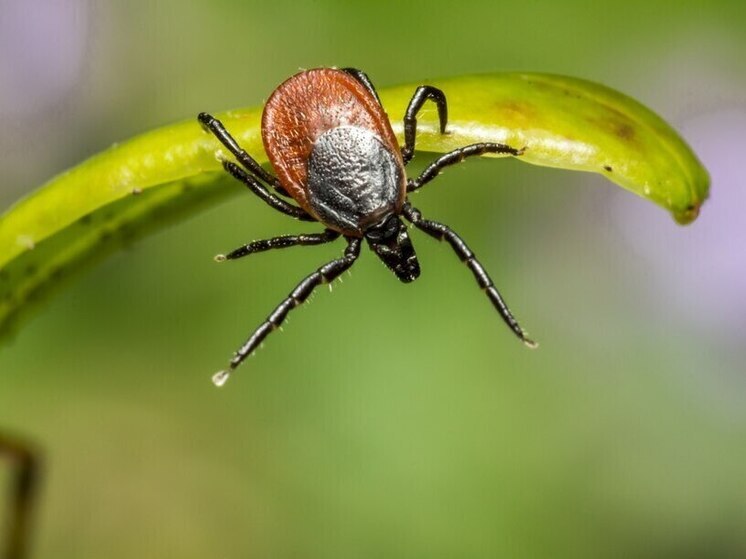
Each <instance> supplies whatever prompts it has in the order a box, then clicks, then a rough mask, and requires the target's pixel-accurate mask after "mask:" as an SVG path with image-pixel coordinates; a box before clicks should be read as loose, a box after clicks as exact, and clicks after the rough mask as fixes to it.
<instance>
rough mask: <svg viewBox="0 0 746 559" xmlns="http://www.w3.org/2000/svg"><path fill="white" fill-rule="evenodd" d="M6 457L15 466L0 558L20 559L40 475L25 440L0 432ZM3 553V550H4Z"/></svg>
mask: <svg viewBox="0 0 746 559" xmlns="http://www.w3.org/2000/svg"><path fill="white" fill-rule="evenodd" d="M3 455H6V456H9V457H10V459H11V461H13V462H14V463H15V465H16V469H15V475H14V476H13V482H12V484H13V485H12V492H11V493H10V495H11V499H12V504H11V512H10V516H9V518H8V522H7V523H6V526H7V529H8V536H7V538H6V540H5V549H4V550H2V549H0V557H3V558H6V559H22V558H23V557H26V556H27V553H28V539H29V532H30V524H31V512H32V505H33V503H34V496H35V493H36V487H37V484H38V477H39V463H38V459H37V457H36V455H35V454H34V452H33V451H32V450H31V449H30V448H29V447H28V446H27V445H25V444H24V443H22V442H20V441H18V440H14V439H11V438H10V437H6V436H3V435H2V434H0V457H3ZM3 552H4V553H3Z"/></svg>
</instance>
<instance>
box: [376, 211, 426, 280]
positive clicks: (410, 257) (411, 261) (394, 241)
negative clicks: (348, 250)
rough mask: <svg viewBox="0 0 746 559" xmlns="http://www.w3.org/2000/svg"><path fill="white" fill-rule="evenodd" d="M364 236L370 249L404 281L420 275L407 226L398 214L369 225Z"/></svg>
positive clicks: (414, 278)
mask: <svg viewBox="0 0 746 559" xmlns="http://www.w3.org/2000/svg"><path fill="white" fill-rule="evenodd" d="M365 238H366V240H367V241H368V245H369V246H370V248H371V250H372V251H373V252H375V253H376V254H377V255H378V257H379V258H380V259H381V260H382V261H383V263H384V264H386V267H387V268H388V269H389V270H391V271H392V272H394V275H396V277H397V278H399V280H400V281H403V282H404V283H409V282H411V281H414V280H416V279H417V278H418V277H419V276H420V263H419V262H418V261H417V254H416V253H415V251H414V247H413V246H412V241H411V240H410V238H409V234H408V233H407V226H406V225H404V223H402V221H401V220H400V219H399V217H398V216H396V215H394V214H391V215H389V216H388V217H385V218H384V219H383V220H381V221H379V222H378V223H377V224H375V225H373V226H371V227H369V228H368V229H367V230H366V231H365Z"/></svg>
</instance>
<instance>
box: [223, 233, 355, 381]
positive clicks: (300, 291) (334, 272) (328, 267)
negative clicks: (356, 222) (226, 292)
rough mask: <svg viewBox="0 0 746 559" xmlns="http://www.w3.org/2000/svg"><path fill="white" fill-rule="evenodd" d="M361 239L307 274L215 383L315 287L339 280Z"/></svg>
mask: <svg viewBox="0 0 746 559" xmlns="http://www.w3.org/2000/svg"><path fill="white" fill-rule="evenodd" d="M360 243H361V241H360V239H357V238H353V237H348V238H347V248H346V249H345V251H344V255H343V256H342V258H338V259H336V260H332V261H331V262H329V263H328V264H324V265H323V266H321V267H320V268H319V269H318V270H316V271H315V272H314V273H312V274H311V275H309V276H307V277H306V278H305V279H304V280H303V281H301V282H300V283H299V284H298V285H297V286H296V288H295V289H293V290H292V291H291V292H290V294H289V295H288V296H287V297H286V298H285V299H284V300H283V301H282V302H281V303H280V304H279V305H278V306H277V307H276V308H275V310H274V311H272V313H271V314H270V315H269V316H268V317H267V320H265V321H264V322H262V324H260V325H259V327H258V328H257V329H256V330H255V331H254V333H253V334H252V335H251V337H249V339H248V340H246V343H244V345H242V346H241V347H240V348H239V349H238V351H236V353H235V354H234V356H233V359H231V362H230V365H229V366H228V369H225V370H223V371H219V372H217V373H216V374H215V375H214V376H213V377H212V380H213V382H214V383H215V384H216V385H218V386H222V385H223V384H225V382H226V381H227V380H228V377H229V376H230V374H231V372H232V371H233V370H234V369H235V368H236V367H238V366H239V365H240V364H241V363H242V362H243V360H244V359H246V358H247V357H248V356H249V355H251V353H252V352H253V351H254V350H255V349H256V348H257V347H258V346H259V344H261V343H262V341H264V338H266V337H267V336H268V335H269V334H270V332H273V331H274V330H276V329H277V328H279V327H280V325H281V324H282V322H283V321H284V320H285V318H286V317H287V315H288V313H289V312H290V311H291V310H293V309H294V308H296V307H297V306H298V305H300V304H301V303H303V302H304V301H305V300H306V299H308V297H309V296H310V295H311V293H312V292H313V290H314V289H315V288H317V287H318V286H320V285H322V284H325V283H331V282H333V281H334V280H335V279H337V278H338V277H339V276H340V275H341V274H342V273H343V272H344V271H345V270H348V269H349V268H350V267H351V266H352V265H353V264H354V263H355V260H357V257H358V256H359V255H360Z"/></svg>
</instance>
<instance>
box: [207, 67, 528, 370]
mask: <svg viewBox="0 0 746 559" xmlns="http://www.w3.org/2000/svg"><path fill="white" fill-rule="evenodd" d="M428 100H431V101H433V102H434V103H435V104H436V107H437V109H438V117H439V123H440V132H441V133H446V126H447V121H448V112H447V104H446V97H445V94H444V93H443V92H442V91H441V90H439V89H437V88H435V87H432V86H428V85H423V86H420V87H418V88H417V90H416V91H415V93H414V95H413V97H412V100H411V101H410V103H409V106H408V108H407V111H406V113H405V116H404V138H405V145H404V146H403V147H400V146H399V144H398V142H397V140H396V137H395V136H394V132H393V130H392V129H391V125H390V124H389V120H388V117H387V116H386V113H385V111H384V109H383V106H382V105H381V102H380V100H379V98H378V95H377V93H376V91H375V88H374V87H373V85H372V83H371V81H370V79H368V77H367V76H366V75H365V74H364V73H363V72H361V71H359V70H355V69H353V68H345V69H335V68H318V69H314V70H307V71H304V72H301V73H299V74H296V75H295V76H293V77H291V78H290V79H288V80H287V81H285V82H284V83H283V84H281V85H280V86H279V87H278V88H277V89H276V90H275V91H274V92H273V93H272V95H271V96H270V98H269V99H268V101H267V103H266V105H265V108H264V113H263V115H262V140H263V142H264V148H265V151H266V152H267V155H268V156H269V160H270V163H271V164H272V167H273V168H274V171H275V173H276V176H275V175H272V174H270V173H268V172H267V171H266V170H264V169H263V168H262V167H261V166H260V165H259V164H258V163H257V162H256V161H255V160H254V159H253V158H252V157H251V156H250V155H249V154H248V153H246V152H245V151H244V150H243V149H241V147H240V146H239V145H238V144H237V143H236V141H235V140H234V139H233V138H232V137H231V135H230V134H229V132H228V131H227V130H226V129H225V128H224V127H223V125H222V124H221V123H220V121H218V120H217V119H215V118H214V117H212V116H210V115H208V114H206V113H201V114H200V115H199V117H198V119H199V121H200V122H201V123H202V124H203V126H204V127H205V128H206V129H207V130H208V131H209V132H211V133H213V134H214V135H215V136H216V137H217V138H218V139H219V140H220V141H221V142H222V143H223V145H225V147H226V148H228V150H229V151H230V152H231V153H232V154H233V155H234V157H235V158H236V160H237V162H238V164H236V163H234V162H231V161H224V162H223V166H224V167H225V169H226V170H227V171H228V172H229V173H230V174H231V175H233V176H234V177H236V178H237V179H239V180H240V181H241V182H243V183H244V184H245V185H246V186H248V187H249V189H250V190H252V191H253V192H254V193H255V194H256V195H257V196H259V197H260V198H261V199H263V200H264V201H265V202H266V203H268V204H269V205H270V206H271V207H273V208H275V209H276V210H278V211H280V212H282V213H285V214H287V215H289V216H291V217H294V218H296V219H299V220H303V221H315V222H319V223H321V224H322V225H323V226H324V227H325V230H324V231H323V232H321V233H309V234H305V235H286V236H282V237H275V238H272V239H266V240H261V241H253V242H251V243H248V244H247V245H244V246H242V247H239V248H237V249H236V250H234V251H232V252H230V253H229V254H227V255H225V256H223V255H219V256H218V257H216V259H217V260H220V261H222V260H234V259H236V258H240V257H243V256H246V255H249V254H253V253H256V252H263V251H265V250H270V249H274V248H285V247H290V246H296V245H317V244H323V243H327V242H331V241H334V240H336V239H338V238H339V237H343V238H344V239H345V241H346V242H347V247H346V249H345V251H344V253H343V255H342V256H341V257H340V258H338V259H336V260H333V261H331V262H329V263H327V264H325V265H323V266H321V267H320V268H319V269H318V270H316V271H315V272H314V273H312V274H311V275H309V276H308V277H306V278H305V279H303V281H301V282H300V283H299V284H298V285H297V287H296V288H295V289H294V290H293V291H292V292H291V293H290V294H289V295H288V297H287V298H285V299H284V300H283V301H282V302H281V303H280V304H279V305H278V306H277V308H276V309H275V310H274V311H273V312H272V313H271V314H270V315H269V316H268V317H267V320H265V321H264V322H263V323H262V324H261V325H260V326H259V327H258V328H257V329H256V331H255V332H254V333H253V334H252V335H251V336H250V337H249V339H248V340H247V341H246V343H245V344H244V345H243V346H242V347H241V348H239V349H238V351H236V352H235V354H234V356H233V359H232V360H231V362H230V365H229V367H228V369H225V370H223V371H220V372H218V373H217V374H216V375H215V376H214V377H213V380H214V382H215V383H216V384H218V385H222V384H223V383H224V382H225V381H226V380H227V379H228V376H229V374H230V372H231V371H232V370H233V369H235V368H236V367H238V365H240V364H241V362H242V361H243V360H244V359H245V358H246V357H248V356H249V355H250V354H251V353H252V352H253V351H254V350H255V349H256V347H257V346H258V345H259V344H260V343H261V342H262V341H263V340H264V338H265V337H266V336H267V335H268V334H269V333H270V332H272V331H273V330H275V329H276V328H278V327H279V326H280V324H281V323H282V321H283V320H284V319H285V317H286V316H287V314H288V313H289V312H290V311H291V310H292V309H293V308H295V307H296V306H298V305H300V304H301V303H302V302H304V301H305V300H306V299H307V298H308V296H309V295H310V294H311V292H312V291H313V289H314V288H315V287H317V286H319V285H321V284H324V283H330V282H332V281H334V280H335V279H336V278H337V277H339V275H340V274H342V273H343V272H344V271H345V270H348V269H349V268H350V267H351V266H352V265H353V263H354V262H355V260H356V259H357V258H358V256H359V254H360V247H361V243H362V241H363V240H365V241H366V242H367V244H368V246H369V247H370V248H371V250H372V251H373V252H374V253H375V254H376V255H377V256H378V257H379V258H380V259H381V260H382V261H383V263H384V264H385V265H386V266H387V267H388V268H389V269H390V270H391V271H392V272H393V273H394V274H395V275H396V277H397V278H399V280H401V281H403V282H405V283H409V282H411V281H413V280H415V279H417V277H419V275H420V266H419V262H418V260H417V255H416V253H415V251H414V247H413V245H412V242H411V240H410V237H409V234H408V232H407V227H406V225H405V224H404V222H403V221H402V218H404V219H405V220H407V221H409V222H410V223H412V224H413V225H414V226H415V227H417V228H418V229H420V230H422V231H424V232H425V233H427V234H428V235H430V236H432V237H434V238H436V239H438V240H444V241H447V242H448V243H449V244H450V245H451V247H452V248H453V250H454V251H455V252H456V254H457V255H458V256H459V258H460V259H461V260H462V262H464V263H465V264H466V265H467V266H468V267H469V269H471V271H472V273H473V274H474V277H475V279H476V281H477V283H478V284H479V286H480V287H481V288H482V289H483V290H484V291H485V293H486V294H487V296H488V298H489V299H490V301H491V302H492V304H493V305H494V306H495V308H496V309H497V311H498V313H499V314H500V316H501V317H502V318H503V320H504V321H505V322H506V323H507V325H508V326H509V327H510V328H511V329H512V330H513V332H514V333H515V334H516V335H517V336H518V337H519V338H520V339H521V340H523V342H524V343H525V344H526V345H528V346H529V347H535V346H536V344H535V343H534V342H533V341H531V340H530V339H529V338H528V337H527V336H526V334H525V332H524V331H523V329H522V328H521V327H520V326H519V325H518V323H517V321H516V320H515V318H514V317H513V315H512V314H511V312H510V310H509V309H508V307H507V305H506V304H505V302H504V301H503V299H502V297H501V296H500V294H499V292H498V291H497V289H496V288H495V286H494V284H493V283H492V280H491V279H490V277H489V275H488V274H487V272H486V271H485V270H484V268H483V267H482V265H481V264H480V263H479V261H478V260H477V259H476V257H475V255H474V253H473V252H472V251H471V250H470V249H469V248H468V246H467V245H466V243H465V242H464V241H463V240H462V239H461V238H460V237H459V236H458V235H457V234H456V233H455V232H454V231H453V230H451V229H450V228H449V227H447V226H446V225H443V224H442V223H438V222H435V221H431V220H427V219H424V218H423V217H422V214H421V213H420V212H419V210H417V209H416V208H414V207H413V206H412V205H411V204H410V203H409V200H408V194H409V193H410V192H413V191H414V190H417V189H419V188H420V187H422V186H424V185H425V184H427V183H428V182H430V181H431V180H432V179H433V178H435V177H436V176H437V175H438V174H439V172H440V171H441V170H442V169H443V168H445V167H447V166H450V165H453V164H455V163H459V162H461V161H463V160H464V159H465V158H467V157H470V156H476V155H483V154H485V153H502V154H509V155H514V156H519V155H520V154H521V153H522V150H519V149H515V148H513V147H510V146H506V145H504V144H498V143H480V144H471V145H468V146H465V147H463V148H459V149H456V150H454V151H452V152H449V153H447V154H445V155H443V156H441V157H439V158H438V159H436V160H435V161H434V162H432V163H431V164H430V165H429V166H428V167H426V168H425V170H424V171H423V172H422V173H421V174H420V175H419V176H418V177H417V178H415V179H408V178H407V176H406V172H405V166H406V164H407V163H408V162H409V161H410V160H411V159H412V157H413V155H414V149H415V136H416V127H417V119H416V116H417V113H418V112H419V110H420V109H421V107H422V105H423V104H424V103H425V102H426V101H428ZM288 198H290V199H292V201H293V202H295V204H293V203H292V202H291V201H290V200H288Z"/></svg>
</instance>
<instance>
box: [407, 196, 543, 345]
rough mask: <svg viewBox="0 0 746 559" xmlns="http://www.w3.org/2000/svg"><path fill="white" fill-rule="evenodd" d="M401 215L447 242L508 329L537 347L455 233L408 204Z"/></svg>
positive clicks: (480, 265) (472, 254)
mask: <svg viewBox="0 0 746 559" xmlns="http://www.w3.org/2000/svg"><path fill="white" fill-rule="evenodd" d="M402 213H403V214H404V216H405V217H406V218H407V219H408V220H409V221H411V222H412V223H413V224H414V226H415V227H417V228H418V229H421V230H422V231H424V232H425V233H427V234H428V235H430V236H431V237H435V238H436V239H438V240H439V241H447V242H448V243H449V244H450V245H451V248H453V250H454V252H455V253H456V254H457V255H458V257H459V258H460V259H461V262H463V263H464V264H466V265H467V266H468V268H469V269H470V270H471V271H472V273H473V274H474V278H475V279H476V280H477V283H478V284H479V287H481V288H482V289H483V290H484V292H485V293H486V294H487V297H488V298H489V300H490V302H491V303H492V305H493V306H494V307H495V309H496V310H497V312H498V313H500V316H501V317H502V319H503V320H504V321H505V323H506V324H507V325H508V327H509V328H510V329H511V330H512V331H513V332H514V333H515V335H516V336H518V337H519V338H520V339H521V340H522V341H523V343H524V344H526V345H527V346H528V347H530V348H535V347H537V345H538V344H537V343H536V342H534V341H533V340H531V339H530V338H529V337H528V336H527V335H526V332H525V331H524V330H523V328H521V326H520V325H519V324H518V321H517V320H516V319H515V318H514V317H513V314H512V313H511V312H510V309H509V308H508V305H507V304H506V303H505V301H504V300H503V298H502V296H501V295H500V293H499V292H498V290H497V288H496V287H495V284H494V283H493V282H492V279H491V278H490V276H489V274H487V271H486V270H485V269H484V267H482V264H480V263H479V260H477V257H476V256H475V255H474V253H473V252H472V251H471V250H470V249H469V247H468V246H467V245H466V243H465V242H464V240H463V239H462V238H461V237H459V236H458V235H457V234H456V232H455V231H453V230H452V229H451V228H450V227H448V226H447V225H444V224H442V223H438V222H437V221H431V220H429V219H424V218H423V217H422V214H421V213H420V211H419V210H418V209H416V208H414V207H412V206H411V205H410V204H409V203H406V204H405V205H404V208H403V209H402Z"/></svg>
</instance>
